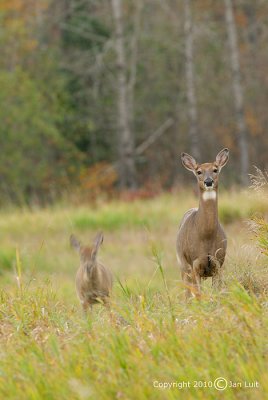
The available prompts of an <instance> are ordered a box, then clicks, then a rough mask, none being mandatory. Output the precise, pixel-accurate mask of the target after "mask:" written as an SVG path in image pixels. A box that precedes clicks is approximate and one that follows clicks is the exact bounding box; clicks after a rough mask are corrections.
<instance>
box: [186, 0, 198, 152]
mask: <svg viewBox="0 0 268 400" xmlns="http://www.w3.org/2000/svg"><path fill="white" fill-rule="evenodd" d="M184 18H185V19H184V34H185V68H186V90H187V101H188V115H189V140H190V149H191V154H192V155H193V156H194V157H195V158H197V159H200V149H199V138H198V127H197V107H196V94H195V86H194V64H193V26H192V13H191V0H184Z"/></svg>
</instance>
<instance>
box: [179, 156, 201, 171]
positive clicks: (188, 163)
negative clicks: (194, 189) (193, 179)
mask: <svg viewBox="0 0 268 400" xmlns="http://www.w3.org/2000/svg"><path fill="white" fill-rule="evenodd" d="M181 162H182V165H183V166H184V167H185V168H186V169H188V170H189V171H192V172H194V171H195V170H196V169H197V162H196V161H195V159H194V158H193V157H192V156H190V154H187V153H181Z"/></svg>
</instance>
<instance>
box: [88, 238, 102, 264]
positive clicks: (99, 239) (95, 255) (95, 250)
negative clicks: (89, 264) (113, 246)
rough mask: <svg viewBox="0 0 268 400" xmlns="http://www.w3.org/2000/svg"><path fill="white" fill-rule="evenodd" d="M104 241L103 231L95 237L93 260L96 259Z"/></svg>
mask: <svg viewBox="0 0 268 400" xmlns="http://www.w3.org/2000/svg"><path fill="white" fill-rule="evenodd" d="M102 242H103V233H102V232H100V233H98V234H97V236H96V237H95V240H94V245H93V248H92V253H91V259H92V260H95V259H96V257H97V253H98V250H99V247H100V245H101V244H102Z"/></svg>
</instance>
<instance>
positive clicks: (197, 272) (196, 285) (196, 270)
mask: <svg viewBox="0 0 268 400" xmlns="http://www.w3.org/2000/svg"><path fill="white" fill-rule="evenodd" d="M192 275H193V291H194V293H193V294H194V295H195V297H197V298H198V299H199V298H200V296H201V263H200V260H199V259H196V260H194V262H193V273H192Z"/></svg>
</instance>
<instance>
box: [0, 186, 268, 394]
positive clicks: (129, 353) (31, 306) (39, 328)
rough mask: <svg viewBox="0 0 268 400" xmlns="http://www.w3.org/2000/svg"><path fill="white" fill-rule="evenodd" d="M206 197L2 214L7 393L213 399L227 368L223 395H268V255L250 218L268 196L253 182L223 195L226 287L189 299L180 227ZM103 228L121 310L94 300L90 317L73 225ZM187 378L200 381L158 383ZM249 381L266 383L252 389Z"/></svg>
mask: <svg viewBox="0 0 268 400" xmlns="http://www.w3.org/2000/svg"><path fill="white" fill-rule="evenodd" d="M196 203H197V200H196V199H195V197H194V196H193V195H191V194H189V193H187V192H185V193H176V194H173V195H163V196H161V197H159V198H156V199H153V200H147V201H136V202H134V203H123V202H119V203H114V202H112V203H110V204H99V205H98V207H96V208H94V209H91V208H90V207H88V208H86V207H85V206H83V207H78V208H71V207H63V206H61V207H55V208H53V209H47V210H39V211H34V212H29V211H21V210H14V211H12V212H11V211H10V212H8V213H2V215H1V216H0V228H1V232H3V233H2V241H1V244H2V245H1V249H0V266H1V271H2V274H1V276H0V279H1V286H2V290H1V306H0V319H1V323H0V343H1V350H0V356H1V364H0V397H1V398H8V399H18V398H19V399H22V400H23V399H27V400H28V399H57V400H58V399H70V398H71V399H90V398H98V399H107V400H108V399H113V398H115V399H161V400H162V399H176V398H178V397H179V396H181V397H182V398H185V399H213V400H214V399H216V398H219V395H220V392H219V391H217V390H216V389H215V388H214V387H213V382H214V380H215V379H216V378H217V377H219V376H222V377H224V378H225V379H227V381H228V387H227V389H226V390H225V391H224V393H221V395H222V396H221V397H222V398H224V399H239V398H240V399H254V400H256V399H266V398H267V396H268V384H267V382H268V379H267V378H268V375H267V339H266V337H267V328H268V318H267V307H268V306H267V284H268V273H267V257H266V256H265V255H264V254H262V253H261V252H260V250H259V248H258V247H257V246H256V245H255V238H254V236H253V235H252V234H251V233H250V232H249V229H248V225H247V223H246V219H247V218H249V217H250V215H251V214H252V213H253V212H254V211H257V212H259V213H260V212H267V209H268V205H267V203H265V201H263V200H262V199H261V198H254V197H251V196H250V195H248V194H247V193H245V192H244V193H239V194H235V193H228V194H224V193H223V194H222V196H221V198H220V207H221V208H220V210H224V211H220V213H221V215H222V216H223V215H224V216H225V217H223V219H225V221H226V222H228V223H227V225H226V230H227V234H228V238H229V248H228V255H227V259H226V264H225V274H224V276H225V290H224V291H223V292H222V293H220V294H218V293H213V292H212V289H211V287H210V282H209V280H207V281H206V282H205V284H204V295H203V299H202V301H201V302H200V303H199V302H196V301H193V302H192V303H190V304H187V305H186V304H185V303H184V302H183V300H182V299H183V287H182V284H181V281H180V275H179V269H178V266H177V261H176V257H175V236H176V231H177V226H178V221H179V219H180V218H181V216H182V215H183V213H184V211H185V210H186V209H187V208H189V207H192V206H195V205H196ZM226 215H228V218H227V217H226ZM81 221H84V222H82V223H81ZM92 221H93V222H92ZM98 229H104V231H105V241H104V245H103V248H102V249H101V253H100V258H103V262H104V263H105V265H106V264H107V265H109V266H110V268H111V270H112V271H113V273H114V275H115V276H116V277H117V278H116V282H115V288H114V294H113V313H112V315H110V314H109V313H108V312H107V311H105V310H103V309H102V308H101V307H95V309H94V311H93V314H92V315H91V316H89V317H88V318H87V319H85V318H84V317H83V315H82V313H81V310H80V307H79V304H78V301H77V299H76V295H75V290H74V275H75V270H76V267H77V263H78V260H77V255H76V254H75V253H74V252H73V251H72V250H71V249H70V248H69V235H70V233H71V232H74V233H78V234H79V236H80V237H81V238H82V239H83V241H84V242H86V241H89V240H90V239H92V238H93V236H94V235H95V233H96V230H98ZM16 249H17V252H16ZM119 315H121V316H122V317H123V318H124V320H126V321H127V322H128V324H125V323H123V324H120V318H119ZM182 381H185V382H186V381H187V382H188V381H189V382H190V387H188V388H182V389H179V388H178V387H173V388H167V389H161V388H159V387H155V386H156V385H159V384H160V382H166V383H172V382H174V383H177V386H178V385H179V383H181V382H182ZM195 381H197V382H200V383H198V385H201V387H194V384H195V383H194V382H195ZM230 381H232V382H238V383H239V382H240V383H241V385H242V387H237V388H235V387H230V385H231V383H230ZM245 381H250V382H253V381H258V383H259V387H258V388H246V387H245V385H244V382H245ZM156 382H158V383H156ZM205 382H206V383H205ZM210 382H211V383H210ZM210 384H212V387H204V386H205V385H210Z"/></svg>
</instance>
